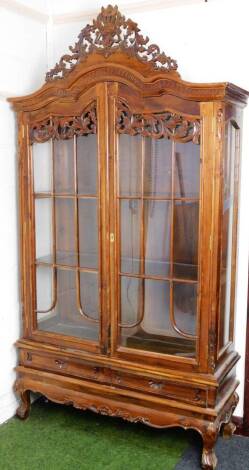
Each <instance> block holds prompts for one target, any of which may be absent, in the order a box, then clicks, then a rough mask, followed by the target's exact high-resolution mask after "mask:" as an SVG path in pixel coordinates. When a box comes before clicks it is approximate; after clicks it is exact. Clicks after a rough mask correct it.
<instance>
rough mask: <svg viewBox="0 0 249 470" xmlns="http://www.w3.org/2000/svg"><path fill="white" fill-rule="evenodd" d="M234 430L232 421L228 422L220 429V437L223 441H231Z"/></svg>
mask: <svg viewBox="0 0 249 470" xmlns="http://www.w3.org/2000/svg"><path fill="white" fill-rule="evenodd" d="M235 430H236V426H235V424H234V423H233V422H232V421H230V422H229V423H227V424H224V426H223V428H222V437H223V439H231V437H232V435H233V434H234V432H235Z"/></svg>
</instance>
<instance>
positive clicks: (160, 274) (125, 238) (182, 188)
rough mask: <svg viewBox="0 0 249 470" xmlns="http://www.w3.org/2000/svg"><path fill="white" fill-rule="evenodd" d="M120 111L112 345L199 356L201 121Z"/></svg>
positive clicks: (125, 352) (160, 358)
mask: <svg viewBox="0 0 249 470" xmlns="http://www.w3.org/2000/svg"><path fill="white" fill-rule="evenodd" d="M117 108H118V109H117V113H116V115H117V118H116V124H115V129H116V162H115V171H114V173H115V175H116V177H115V188H116V189H115V191H114V193H115V194H114V199H115V204H114V207H115V221H116V225H115V227H116V229H115V230H116V286H117V302H116V306H115V311H116V312H117V316H116V329H115V334H114V339H113V353H114V354H115V355H118V356H120V357H126V358H129V357H131V356H132V357H133V358H134V359H135V360H138V361H142V362H144V361H146V362H147V363H148V362H153V361H154V362H156V363H157V364H160V363H161V364H164V363H165V361H169V360H173V361H179V360H180V361H181V362H184V361H185V362H190V363H193V362H196V360H197V354H198V352H197V351H198V334H199V333H198V330H199V328H198V305H199V301H198V300H199V299H198V286H199V283H198V280H199V258H198V239H199V207H200V204H199V199H200V145H199V130H200V129H199V124H198V121H196V122H191V121H189V122H188V121H187V120H186V119H185V120H184V118H182V117H181V116H176V115H174V114H173V113H172V114H171V113H161V115H151V114H148V115H147V116H146V114H145V115H141V114H134V113H132V111H131V110H130V109H129V107H128V106H127V104H125V103H123V102H122V101H119V102H118V104H117Z"/></svg>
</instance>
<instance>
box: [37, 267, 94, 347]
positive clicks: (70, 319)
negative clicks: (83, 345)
mask: <svg viewBox="0 0 249 470" xmlns="http://www.w3.org/2000/svg"><path fill="white" fill-rule="evenodd" d="M94 276H96V275H95V274H94V273H93V274H92V273H84V275H83V276H82V277H81V282H80V285H81V293H80V298H81V305H82V310H83V312H84V313H87V314H88V315H89V316H91V317H92V318H97V317H98V311H96V310H95V309H96V308H98V307H97V300H96V299H98V286H97V284H98V283H97V281H96V279H95V278H94ZM86 290H88V291H89V292H88V293H87V295H85V292H86ZM56 300H57V302H56V306H55V308H54V310H52V311H51V313H50V314H49V315H48V314H45V315H43V314H40V318H39V317H38V323H39V329H40V330H43V331H52V332H54V333H61V334H64V335H70V336H76V337H79V338H82V339H90V340H97V339H98V335H99V325H98V323H92V322H90V321H89V320H86V319H85V318H84V317H83V316H82V314H81V313H80V306H79V305H77V291H76V272H75V271H74V270H69V269H65V270H63V269H58V270H57V299H56Z"/></svg>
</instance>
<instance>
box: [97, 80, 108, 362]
mask: <svg viewBox="0 0 249 470" xmlns="http://www.w3.org/2000/svg"><path fill="white" fill-rule="evenodd" d="M96 94H97V120H98V133H97V136H98V175H99V176H98V178H99V200H100V222H101V223H100V226H99V237H101V281H100V289H101V305H100V317H101V351H102V353H103V354H108V350H109V333H110V275H109V273H110V246H109V245H110V224H109V204H110V199H109V184H110V181H109V159H108V155H109V141H108V131H109V125H108V84H107V83H106V82H104V83H98V84H97V85H96Z"/></svg>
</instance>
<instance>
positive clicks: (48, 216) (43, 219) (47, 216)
mask: <svg viewBox="0 0 249 470" xmlns="http://www.w3.org/2000/svg"><path fill="white" fill-rule="evenodd" d="M35 241H36V258H38V259H39V260H41V261H50V260H51V256H52V199H50V198H43V199H35Z"/></svg>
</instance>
